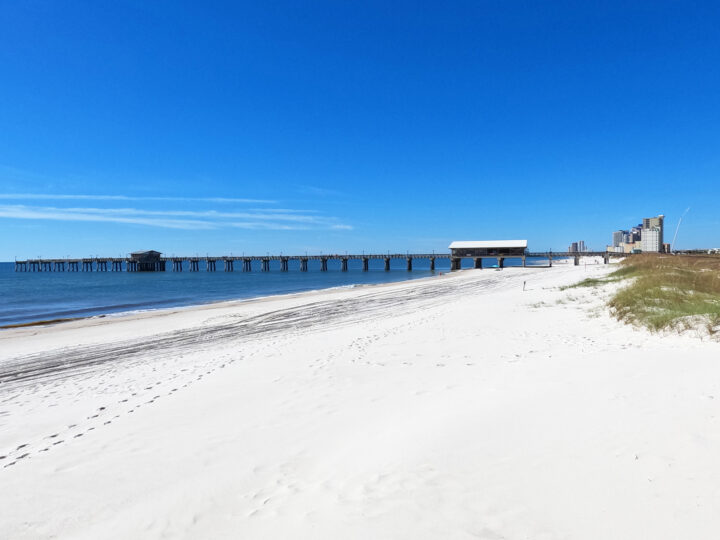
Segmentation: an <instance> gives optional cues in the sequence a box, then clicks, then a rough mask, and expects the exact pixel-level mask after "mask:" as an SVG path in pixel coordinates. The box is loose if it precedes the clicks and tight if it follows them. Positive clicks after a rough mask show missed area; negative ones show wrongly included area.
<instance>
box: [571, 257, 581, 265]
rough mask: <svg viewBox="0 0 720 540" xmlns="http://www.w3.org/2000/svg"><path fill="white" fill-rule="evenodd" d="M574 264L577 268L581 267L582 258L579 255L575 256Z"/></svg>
mask: <svg viewBox="0 0 720 540" xmlns="http://www.w3.org/2000/svg"><path fill="white" fill-rule="evenodd" d="M573 264H574V265H575V266H580V257H578V256H577V255H575V256H574V257H573Z"/></svg>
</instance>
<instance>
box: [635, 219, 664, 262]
mask: <svg viewBox="0 0 720 540" xmlns="http://www.w3.org/2000/svg"><path fill="white" fill-rule="evenodd" d="M664 221H665V216H664V215H663V214H660V215H659V216H656V217H651V218H643V222H642V231H641V234H640V246H641V247H640V249H642V251H643V252H651V253H660V252H662V251H663V243H664V242H663V222H664Z"/></svg>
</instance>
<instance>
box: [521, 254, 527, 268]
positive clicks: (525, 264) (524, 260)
mask: <svg viewBox="0 0 720 540" xmlns="http://www.w3.org/2000/svg"><path fill="white" fill-rule="evenodd" d="M522 262H523V268H525V267H526V266H527V260H526V257H525V256H523V258H522Z"/></svg>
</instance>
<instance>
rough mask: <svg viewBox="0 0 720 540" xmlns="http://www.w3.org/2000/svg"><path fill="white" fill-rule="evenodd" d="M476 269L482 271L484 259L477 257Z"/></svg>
mask: <svg viewBox="0 0 720 540" xmlns="http://www.w3.org/2000/svg"><path fill="white" fill-rule="evenodd" d="M475 268H476V269H477V270H482V257H475Z"/></svg>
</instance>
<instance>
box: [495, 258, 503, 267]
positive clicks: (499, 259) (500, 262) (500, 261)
mask: <svg viewBox="0 0 720 540" xmlns="http://www.w3.org/2000/svg"><path fill="white" fill-rule="evenodd" d="M497 261H498V268H505V257H498V260H497Z"/></svg>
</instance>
